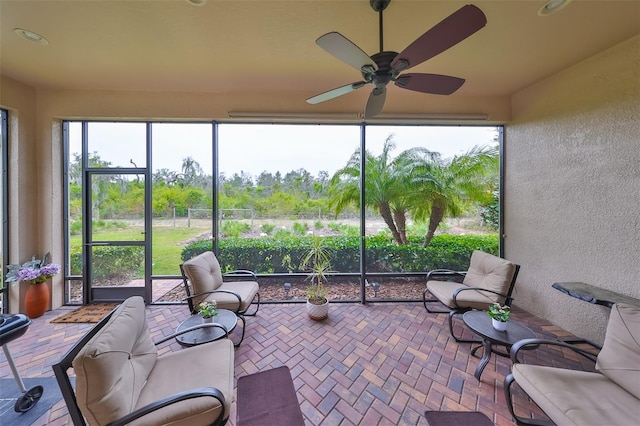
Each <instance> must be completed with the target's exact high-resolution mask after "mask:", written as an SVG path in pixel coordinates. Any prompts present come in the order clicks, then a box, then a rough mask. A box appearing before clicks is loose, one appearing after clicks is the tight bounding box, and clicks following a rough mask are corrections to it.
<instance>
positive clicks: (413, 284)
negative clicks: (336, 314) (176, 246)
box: [157, 277, 426, 302]
mask: <svg viewBox="0 0 640 426" xmlns="http://www.w3.org/2000/svg"><path fill="white" fill-rule="evenodd" d="M337 279H338V278H335V280H337ZM379 281H380V288H379V290H378V292H377V294H376V293H375V292H374V290H373V288H372V287H371V286H369V287H366V297H367V300H376V299H380V300H387V299H392V300H420V299H422V292H423V290H424V289H425V285H426V283H425V279H424V277H408V278H399V277H394V278H392V279H387V280H386V281H385V280H382V279H381V280H379ZM258 282H259V283H260V300H261V301H263V302H264V301H303V300H306V298H307V293H306V288H307V286H308V285H309V282H308V281H305V280H304V279H298V280H297V281H296V280H295V278H285V277H277V278H272V277H259V278H258ZM285 282H290V283H291V284H292V285H291V290H290V291H289V294H288V295H287V294H286V293H285V290H284V283H285ZM326 286H327V287H328V288H329V300H333V301H339V300H344V301H348V300H353V301H359V300H360V281H359V280H345V279H344V278H341V282H339V283H338V282H332V280H330V281H329V282H328V283H327V284H326ZM185 297H186V293H185V291H184V286H183V285H182V284H180V285H177V286H176V287H174V288H173V289H172V290H170V291H169V292H168V293H166V294H165V295H164V296H162V297H160V298H159V299H158V300H157V301H158V302H181V301H183V300H184V298H185Z"/></svg>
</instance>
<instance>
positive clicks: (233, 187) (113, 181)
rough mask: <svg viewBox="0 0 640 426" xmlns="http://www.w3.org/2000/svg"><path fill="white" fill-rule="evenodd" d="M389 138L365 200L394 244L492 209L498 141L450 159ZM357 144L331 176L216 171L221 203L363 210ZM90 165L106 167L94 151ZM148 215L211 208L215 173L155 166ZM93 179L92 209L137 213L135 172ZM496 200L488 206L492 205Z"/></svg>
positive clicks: (191, 166)
mask: <svg viewBox="0 0 640 426" xmlns="http://www.w3.org/2000/svg"><path fill="white" fill-rule="evenodd" d="M394 149H395V144H394V142H393V137H392V136H389V137H388V138H387V140H386V141H385V144H384V146H383V150H382V152H381V153H380V154H379V155H374V154H372V153H370V152H368V151H365V153H364V164H365V176H364V188H365V194H366V197H365V200H366V201H365V203H366V205H365V207H366V208H368V209H369V210H371V211H372V212H374V213H375V214H376V215H379V216H380V217H381V218H382V219H383V220H384V222H385V224H386V225H387V227H388V228H389V231H390V232H391V235H392V237H393V239H394V241H395V242H396V243H397V244H398V245H407V244H408V240H407V235H406V224H407V220H408V219H409V218H410V219H412V220H413V221H415V222H424V223H428V224H429V226H428V231H427V233H426V234H425V236H424V246H427V245H428V244H429V242H430V241H431V239H432V238H433V236H434V233H435V231H436V229H437V228H438V226H439V225H440V224H441V223H442V221H443V220H444V219H445V218H446V217H453V218H455V217H460V216H462V215H464V214H467V213H468V212H469V211H471V209H472V208H474V207H477V206H484V207H485V208H486V209H487V211H490V210H491V209H492V208H493V209H494V210H495V204H496V203H497V199H496V197H495V194H496V193H497V189H498V185H499V179H498V168H499V152H498V148H497V146H483V147H479V146H476V147H474V148H472V149H470V150H469V151H468V152H466V153H464V154H461V155H456V156H454V157H451V158H443V157H442V156H441V154H440V153H438V152H434V151H429V150H427V149H425V148H421V147H416V148H411V149H408V150H405V151H403V152H401V153H399V154H398V155H396V156H393V155H392V152H393V151H394ZM361 157H362V154H361V152H360V150H359V149H356V150H355V152H354V153H353V154H352V155H351V157H350V158H349V159H348V160H347V162H346V164H345V166H344V167H342V168H341V169H339V170H338V171H336V172H335V173H334V174H333V176H330V175H329V173H328V172H326V171H321V172H319V173H318V176H313V175H312V174H310V173H309V172H308V171H307V170H304V169H298V170H292V171H290V172H288V173H285V174H282V173H280V172H276V173H269V172H266V171H265V172H262V173H261V174H259V175H258V176H256V177H255V178H254V177H253V176H251V175H249V174H248V173H245V172H242V171H241V172H239V173H234V174H233V175H232V176H225V175H223V174H221V175H220V176H219V178H218V187H217V194H218V206H219V208H220V209H252V210H253V211H254V214H255V217H258V218H288V219H300V218H318V216H319V215H320V216H322V215H325V216H328V215H331V216H334V217H337V216H338V215H343V216H344V215H347V216H352V217H357V216H358V211H359V209H360V185H361V183H360V164H361V161H362V158H361ZM89 165H90V166H91V167H110V164H109V163H108V162H105V161H103V160H101V159H100V157H99V156H98V155H97V154H96V153H92V154H91V155H90V158H89ZM81 170H82V168H81V162H80V156H79V155H78V154H74V158H73V161H72V162H71V164H70V167H69V182H70V198H71V200H70V205H71V214H72V217H73V216H74V215H78V214H79V213H80V211H79V210H80V206H81V203H82V201H81V186H80V185H81ZM152 179H153V181H152V206H153V207H152V208H153V215H154V216H158V217H162V216H169V215H172V214H173V212H175V214H177V215H178V216H186V214H187V210H188V209H194V208H199V209H211V207H212V205H213V196H214V191H213V182H214V180H213V177H212V176H211V175H210V174H207V173H206V172H205V171H204V170H203V169H202V168H201V167H200V165H199V164H198V162H197V161H196V160H195V159H193V158H192V157H186V158H184V159H183V161H182V167H181V170H180V171H171V170H168V169H159V170H157V171H156V172H155V173H153V174H152ZM91 184H92V193H93V194H94V196H93V197H92V203H93V206H92V207H93V208H94V209H96V210H97V211H99V212H100V218H101V219H110V218H111V219H117V218H122V217H123V214H124V215H125V216H135V215H141V214H142V213H143V212H142V208H143V206H144V202H143V199H144V185H143V182H142V181H141V180H140V179H139V177H138V178H135V179H132V178H131V176H124V175H109V174H105V175H97V176H96V177H95V178H94V180H93V181H92V182H91ZM492 206H493V207H492Z"/></svg>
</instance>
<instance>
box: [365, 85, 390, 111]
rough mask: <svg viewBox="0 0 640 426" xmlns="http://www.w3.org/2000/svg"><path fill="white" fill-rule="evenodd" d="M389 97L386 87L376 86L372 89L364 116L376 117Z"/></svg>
mask: <svg viewBox="0 0 640 426" xmlns="http://www.w3.org/2000/svg"><path fill="white" fill-rule="evenodd" d="M386 98H387V88H386V87H376V88H374V89H373V90H372V91H371V94H370V95H369V99H368V100H367V106H366V107H365V109H364V118H371V117H375V116H376V115H378V114H380V113H381V112H382V108H383V107H384V101H385V99H386Z"/></svg>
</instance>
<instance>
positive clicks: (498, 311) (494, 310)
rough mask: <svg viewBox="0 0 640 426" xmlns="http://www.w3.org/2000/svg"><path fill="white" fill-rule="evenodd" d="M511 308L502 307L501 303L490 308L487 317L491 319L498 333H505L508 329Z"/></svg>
mask: <svg viewBox="0 0 640 426" xmlns="http://www.w3.org/2000/svg"><path fill="white" fill-rule="evenodd" d="M510 313H511V308H510V307H509V306H506V305H505V306H500V304H499V303H494V304H493V305H491V306H489V311H487V315H489V316H490V317H491V325H493V328H495V329H496V330H498V331H505V330H506V329H507V321H509V314H510Z"/></svg>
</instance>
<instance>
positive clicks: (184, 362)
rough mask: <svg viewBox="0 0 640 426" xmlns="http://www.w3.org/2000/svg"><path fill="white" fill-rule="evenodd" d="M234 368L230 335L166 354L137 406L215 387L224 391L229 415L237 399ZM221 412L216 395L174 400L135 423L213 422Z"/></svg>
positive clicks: (159, 360)
mask: <svg viewBox="0 0 640 426" xmlns="http://www.w3.org/2000/svg"><path fill="white" fill-rule="evenodd" d="M233 371H234V349H233V343H232V342H231V340H229V339H222V340H218V341H215V342H211V343H206V344H203V345H199V346H194V347H191V348H187V349H183V350H180V351H177V352H170V353H168V354H166V355H162V356H160V357H159V358H158V360H157V362H156V366H155V367H154V369H153V370H152V371H151V374H150V375H149V378H148V381H147V384H146V386H145V387H144V389H143V390H142V393H141V394H140V399H139V400H138V402H137V404H136V407H135V408H136V409H137V408H140V407H143V406H144V405H146V404H150V403H152V402H154V401H157V400H158V399H161V398H164V397H167V396H169V395H172V394H174V393H178V392H183V391H186V390H189V389H195V388H202V387H214V388H217V389H219V390H220V391H221V392H222V394H223V395H224V398H225V418H227V417H228V416H229V410H230V408H231V404H232V403H233V400H234V398H233ZM219 413H220V404H219V403H218V401H217V400H216V399H215V398H211V397H202V398H195V399H190V400H186V401H181V402H179V403H177V404H172V405H171V406H169V407H165V408H162V409H160V410H158V411H155V412H153V413H151V414H149V415H147V416H145V417H144V418H142V419H140V420H139V421H138V422H134V423H132V424H135V425H142V424H148V425H160V424H163V425H166V424H171V425H186V426H194V425H201V424H211V423H212V422H213V420H214V419H215V418H216V417H217V416H218V414H219Z"/></svg>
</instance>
